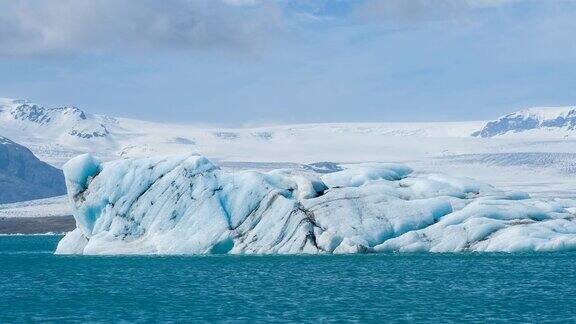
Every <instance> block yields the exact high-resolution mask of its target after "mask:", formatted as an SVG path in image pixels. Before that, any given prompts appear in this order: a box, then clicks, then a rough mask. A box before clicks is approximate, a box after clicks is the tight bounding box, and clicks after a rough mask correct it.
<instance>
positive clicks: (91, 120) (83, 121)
mask: <svg viewBox="0 0 576 324" xmlns="http://www.w3.org/2000/svg"><path fill="white" fill-rule="evenodd" d="M0 120H2V122H3V124H4V125H5V126H8V128H12V129H13V130H23V131H34V130H36V131H42V132H47V133H51V135H56V136H59V137H60V136H63V135H68V136H72V137H78V138H84V139H90V138H99V137H106V136H108V135H109V134H110V132H109V130H108V129H107V126H106V124H110V123H114V122H115V120H114V119H113V118H110V117H105V116H99V115H91V114H87V113H85V112H84V111H82V110H81V109H79V108H77V107H55V108H46V107H43V106H40V105H37V104H35V103H32V102H30V101H27V100H14V99H0Z"/></svg>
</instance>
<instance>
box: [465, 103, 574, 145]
mask: <svg viewBox="0 0 576 324" xmlns="http://www.w3.org/2000/svg"><path fill="white" fill-rule="evenodd" d="M536 129H545V130H563V131H574V130H575V129H576V107H574V106H572V107H543V108H530V109H525V110H521V111H518V112H514V113H511V114H507V115H505V116H502V117H500V118H498V119H496V120H494V121H490V122H488V123H487V124H486V125H485V126H484V127H483V128H482V129H481V130H479V131H476V132H474V133H472V136H477V137H485V138H487V137H495V136H499V135H505V134H511V133H521V132H525V131H530V130H536Z"/></svg>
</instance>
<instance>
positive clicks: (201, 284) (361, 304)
mask: <svg viewBox="0 0 576 324" xmlns="http://www.w3.org/2000/svg"><path fill="white" fill-rule="evenodd" d="M59 238H60V237H57V236H3V237H0V323H7V322H30V321H49V322H59V323H60V322H63V321H78V322H121V321H127V322H135V321H139V322H149V321H160V322H199V321H208V322H212V321H233V322H255V321H262V322H264V321H273V322H280V321H296V322H315V321H359V322H368V321H374V322H375V321H386V322H396V321H398V322H438V321H441V322H447V321H454V322H462V321H464V322H485V321H514V322H544V321H556V322H574V321H576V271H575V264H576V263H575V261H576V253H542V254H511V255H509V254H437V255H431V254H387V255H352V256H260V257H259V256H210V257H208V256H207V257H77V256H54V255H53V254H52V252H53V250H54V248H55V246H56V244H57V241H58V240H59Z"/></svg>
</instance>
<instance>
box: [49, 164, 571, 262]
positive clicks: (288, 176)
mask: <svg viewBox="0 0 576 324" xmlns="http://www.w3.org/2000/svg"><path fill="white" fill-rule="evenodd" d="M64 173H65V176H66V183H67V187H68V196H69V200H70V203H71V207H72V212H73V215H74V217H75V219H76V224H77V229H76V230H74V231H73V232H70V233H68V234H67V235H66V236H65V237H64V238H63V239H62V241H61V242H60V243H59V245H58V248H57V253H60V254H222V253H232V254H254V253H255V254H275V253H286V254H292V253H364V252H382V251H431V252H458V251H506V252H513V251H550V250H573V249H576V218H575V216H574V212H575V211H576V209H575V207H576V200H573V199H533V198H530V197H529V195H528V194H526V193H522V192H505V191H501V190H498V189H495V188H494V187H491V186H489V185H487V184H484V183H481V182H478V181H475V180H472V179H469V178H461V177H454V176H448V175H443V174H430V173H416V172H413V171H412V170H411V169H410V168H408V167H406V166H404V165H401V164H383V163H365V164H356V165H352V166H348V167H347V168H345V169H343V170H341V171H336V172H331V173H324V174H318V173H314V172H306V171H294V170H286V169H284V170H282V169H280V170H272V171H267V172H259V171H239V172H230V171H226V170H222V169H220V168H219V167H217V166H216V165H215V164H213V163H212V162H210V161H209V160H208V159H206V158H204V157H199V156H191V155H178V156H165V157H149V158H138V159H133V158H131V159H121V160H116V161H112V162H107V163H102V162H100V161H98V160H97V159H95V158H94V157H92V156H91V155H82V156H79V157H77V158H74V159H72V160H71V161H69V162H68V163H67V164H66V165H65V166H64Z"/></svg>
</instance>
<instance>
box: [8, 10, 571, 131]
mask: <svg viewBox="0 0 576 324" xmlns="http://www.w3.org/2000/svg"><path fill="white" fill-rule="evenodd" d="M0 97H8V98H19V99H29V100H31V101H34V102H37V103H39V104H42V105H45V106H63V105H73V106H77V107H80V108H81V109H83V110H85V111H88V112H91V113H99V114H107V115H112V116H119V117H129V118H137V119H145V120H153V121H162V122H182V123H198V124H218V125H229V126H253V125H262V124H279V123H311V122H397V121H460V120H486V119H493V118H496V117H498V116H500V115H502V114H505V113H508V112H512V111H515V110H519V109H522V108H526V107H532V106H558V105H576V1H575V0H348V1H345V0H267V1H265V0H169V1H164V0H162V1H161V0H139V1H136V0H85V1H77V0H60V1H57V2H56V1H51V0H5V1H2V2H0Z"/></svg>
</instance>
